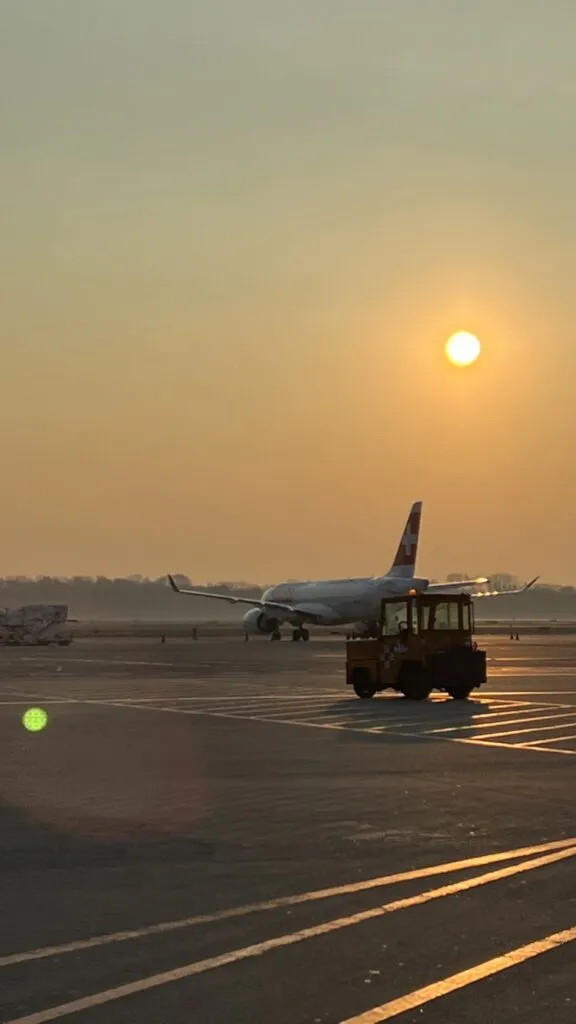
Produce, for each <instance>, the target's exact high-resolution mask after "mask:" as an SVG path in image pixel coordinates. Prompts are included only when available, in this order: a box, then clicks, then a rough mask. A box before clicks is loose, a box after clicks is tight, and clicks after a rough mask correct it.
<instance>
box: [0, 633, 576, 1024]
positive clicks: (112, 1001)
mask: <svg viewBox="0 0 576 1024" xmlns="http://www.w3.org/2000/svg"><path fill="white" fill-rule="evenodd" d="M484 639H485V644H484ZM482 642H483V644H484V645H485V646H486V649H487V651H488V656H489V662H488V670H489V681H488V684H487V685H486V686H485V687H482V688H481V690H479V691H477V692H476V693H475V695H474V696H473V697H472V698H471V699H470V700H469V701H467V702H460V701H451V700H449V699H445V698H444V696H443V695H440V694H437V695H435V696H434V697H433V698H432V699H431V700H430V701H428V702H426V703H422V704H421V703H414V702H409V701H406V700H404V699H403V698H399V697H397V696H395V695H391V696H385V695H383V696H381V697H378V698H376V699H374V700H373V701H359V700H358V699H357V698H356V697H355V695H354V694H353V693H352V692H351V691H350V690H349V689H348V688H347V687H346V686H345V680H344V646H343V644H342V642H341V641H339V640H338V639H335V638H331V639H330V638H329V639H325V640H323V639H314V640H313V641H312V642H311V643H310V644H290V643H282V644H270V643H268V642H267V641H265V640H262V641H258V640H254V641H251V642H250V643H248V644H244V643H243V642H242V638H241V637H238V638H233V637H226V638H221V639H218V638H214V637H211V638H210V639H206V640H203V639H202V638H201V639H200V640H199V641H198V642H197V643H193V642H192V641H181V640H171V639H170V640H168V642H167V643H165V644H161V643H160V642H159V639H137V638H135V639H132V640H116V641H110V640H79V641H77V642H75V643H74V644H73V645H72V646H71V647H69V648H46V649H44V648H5V649H3V650H2V651H1V652H0V865H1V869H2V870H1V886H2V899H1V906H2V911H3V912H2V914H1V916H0V1020H1V1021H2V1024H43V1022H46V1021H59V1020H67V1019H70V1020H74V1021H76V1020H77V1021H79V1022H80V1024H84V1022H86V1024H116V1022H118V1024H128V1022H130V1024H133V1022H134V1021H135V1020H137V1021H138V1022H139V1024H191V1022H193V1021H194V1022H195V1021H198V1022H201V1024H260V1022H262V1024H264V1022H266V1024H270V1022H271V1021H273V1022H274V1024H378V1022H380V1021H387V1020H398V1021H399V1024H416V1022H418V1024H420V1022H422V1021H423V1022H424V1024H445V1022H446V1021H458V1024H460V1022H462V1024H485V1021H486V1020H490V1022H491V1024H508V1022H509V1021H510V1020H522V1022H523V1024H542V1022H543V1021H545V1020H547V1019H548V1018H550V1019H553V1020H554V1024H574V1022H575V1021H576V972H575V970H574V964H575V962H576V958H575V954H576V887H575V885H574V878H575V867H576V820H575V814H574V800H575V792H576V785H575V774H576V638H575V637H550V638H546V637H532V638H530V637H526V636H522V637H521V639H520V641H519V642H515V641H509V640H507V639H505V638H502V637H499V638H493V637H491V638H483V641H482ZM32 708H41V709H43V710H44V711H45V712H46V714H47V722H46V725H45V727H44V728H43V729H41V730H39V731H36V732H32V731H27V730H26V729H25V728H24V725H23V722H22V718H23V715H24V713H25V712H26V711H27V710H30V709H32ZM26 720H27V722H28V723H29V724H33V725H34V724H37V723H39V724H41V722H42V720H41V719H38V718H34V716H32V717H30V716H28V717H27V719H26Z"/></svg>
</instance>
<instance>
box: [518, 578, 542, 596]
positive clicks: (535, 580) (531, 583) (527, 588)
mask: <svg viewBox="0 0 576 1024" xmlns="http://www.w3.org/2000/svg"><path fill="white" fill-rule="evenodd" d="M539 579H540V577H539V576H535V577H534V579H533V580H530V583H527V584H526V586H525V587H524V589H523V591H522V593H523V594H525V593H526V591H527V590H532V587H533V586H534V584H535V583H537V582H538V580H539Z"/></svg>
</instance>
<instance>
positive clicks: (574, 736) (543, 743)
mask: <svg viewBox="0 0 576 1024" xmlns="http://www.w3.org/2000/svg"><path fill="white" fill-rule="evenodd" d="M564 740H576V733H574V732H573V733H569V734H568V735H565V736H554V737H552V736H551V737H550V739H537V740H530V742H529V743H523V744H522V749H523V750H526V749H529V748H530V747H539V748H542V747H543V748H546V747H547V745H548V744H549V743H563V742H564ZM575 753H576V751H575Z"/></svg>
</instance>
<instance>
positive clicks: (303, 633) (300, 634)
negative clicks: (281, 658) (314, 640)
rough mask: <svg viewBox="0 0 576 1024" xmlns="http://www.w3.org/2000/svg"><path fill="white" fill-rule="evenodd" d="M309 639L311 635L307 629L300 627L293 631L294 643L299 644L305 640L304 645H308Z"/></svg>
mask: <svg viewBox="0 0 576 1024" xmlns="http://www.w3.org/2000/svg"><path fill="white" fill-rule="evenodd" d="M309 639H310V633H309V631H308V630H307V629H304V627H303V626H299V627H298V628H297V629H293V630H292V642H293V643H295V644H297V643H298V642H299V641H300V640H303V641H304V643H307V642H308V640H309Z"/></svg>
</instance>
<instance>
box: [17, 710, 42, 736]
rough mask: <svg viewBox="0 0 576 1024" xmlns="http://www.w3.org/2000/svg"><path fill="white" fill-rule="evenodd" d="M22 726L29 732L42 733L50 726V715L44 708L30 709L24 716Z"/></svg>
mask: <svg viewBox="0 0 576 1024" xmlns="http://www.w3.org/2000/svg"><path fill="white" fill-rule="evenodd" d="M22 725H23V726H24V728H25V729H26V731H27V732H42V729H45V728H46V726H47V725H48V715H47V713H46V711H44V708H28V710H27V711H25V712H24V714H23V715H22Z"/></svg>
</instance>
